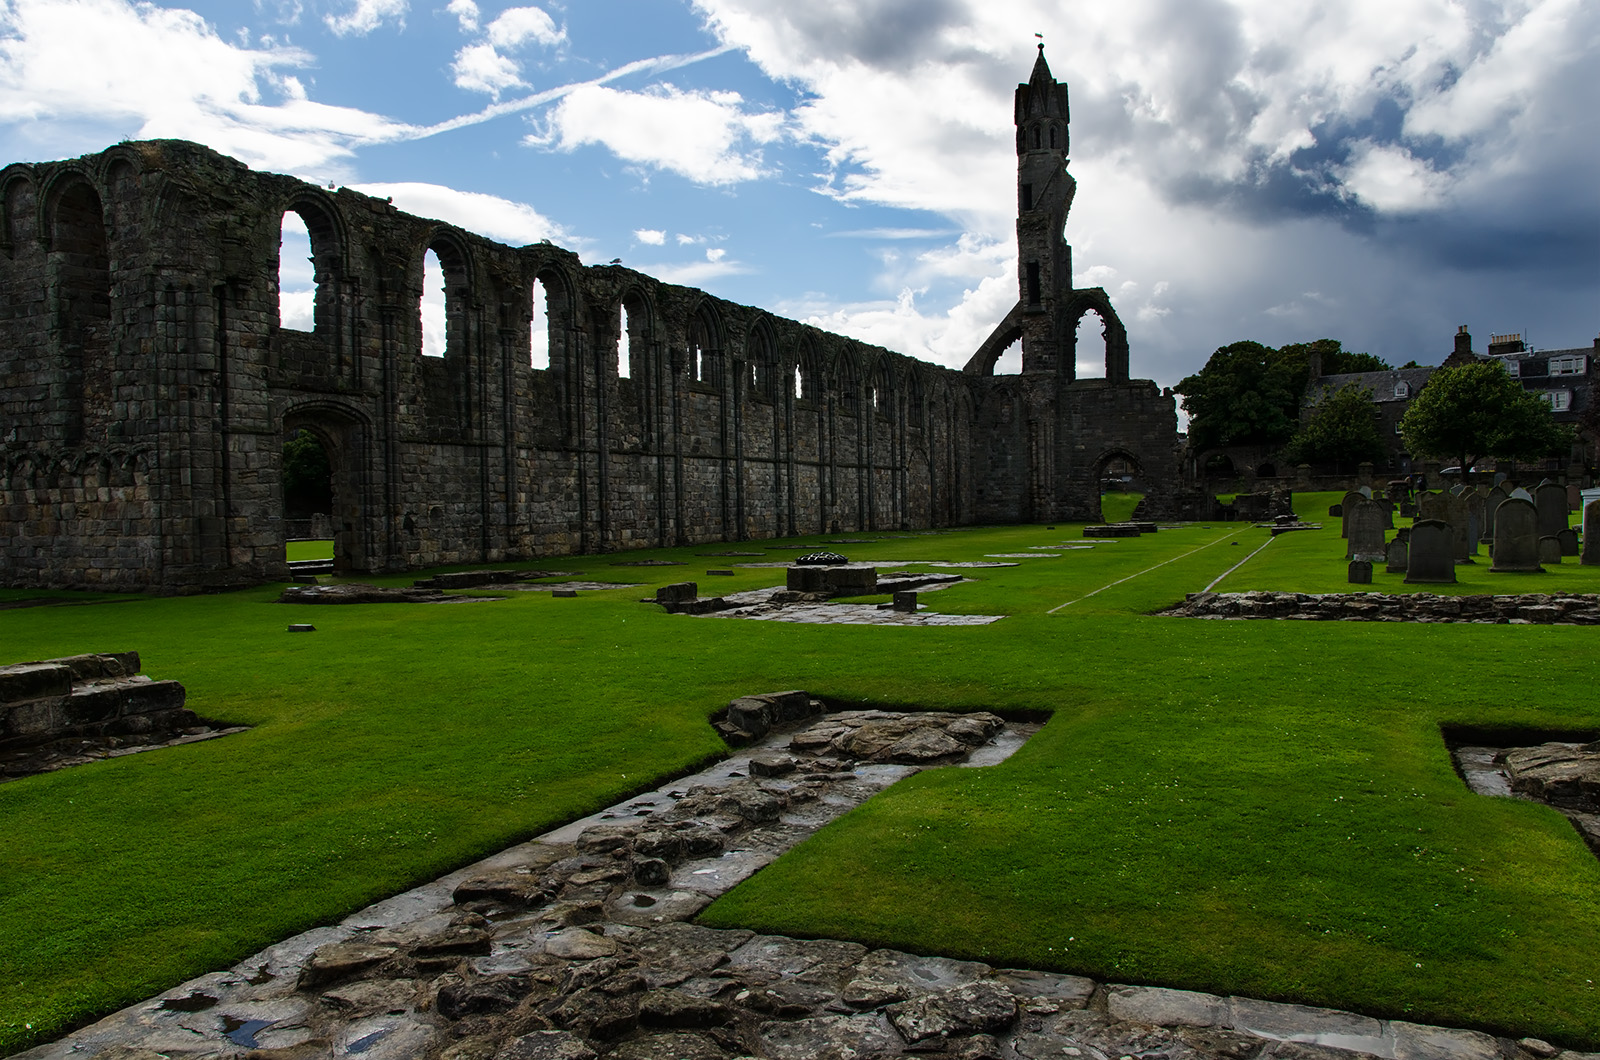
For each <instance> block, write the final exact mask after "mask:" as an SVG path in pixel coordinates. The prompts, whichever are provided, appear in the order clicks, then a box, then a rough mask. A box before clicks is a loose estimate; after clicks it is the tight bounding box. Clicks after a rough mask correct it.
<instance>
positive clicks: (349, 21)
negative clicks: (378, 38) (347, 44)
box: [323, 0, 411, 37]
mask: <svg viewBox="0 0 1600 1060" xmlns="http://www.w3.org/2000/svg"><path fill="white" fill-rule="evenodd" d="M410 7H411V2H410V0H355V4H354V6H352V7H351V9H350V10H349V12H347V13H346V14H343V15H328V16H326V17H324V18H323V21H324V22H326V23H327V24H328V28H329V29H331V30H332V31H333V32H334V33H335V34H336V35H338V36H340V37H343V36H346V35H348V34H351V33H354V34H357V35H358V36H364V35H366V34H368V33H371V32H372V31H373V30H375V29H377V28H378V27H379V26H381V25H383V24H384V22H386V21H388V20H389V19H394V20H395V21H396V22H399V23H400V26H401V28H402V29H403V28H405V24H406V23H405V19H406V11H407V10H409V9H410Z"/></svg>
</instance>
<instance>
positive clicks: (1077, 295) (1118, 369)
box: [1057, 287, 1129, 383]
mask: <svg viewBox="0 0 1600 1060" xmlns="http://www.w3.org/2000/svg"><path fill="white" fill-rule="evenodd" d="M1086 313H1094V314H1095V315H1096V316H1098V317H1099V318H1100V323H1101V326H1102V327H1103V329H1104V332H1105V337H1106V382H1108V383H1126V382H1127V381H1128V372H1129V365H1128V329H1127V328H1125V327H1124V326H1123V324H1122V318H1121V317H1119V316H1117V311H1116V310H1115V309H1114V308H1112V306H1111V299H1110V298H1109V297H1108V296H1107V295H1106V292H1105V289H1104V288H1102V287H1089V288H1085V289H1083V290H1076V291H1073V292H1072V297H1071V298H1070V299H1068V300H1067V303H1066V305H1065V306H1063V307H1062V308H1061V310H1060V315H1059V316H1058V317H1057V320H1058V321H1059V326H1060V328H1061V332H1060V337H1059V342H1060V349H1062V350H1064V351H1066V364H1067V365H1069V366H1071V372H1070V374H1076V372H1077V363H1078V362H1077V354H1078V322H1079V321H1081V320H1082V319H1083V317H1084V314H1086Z"/></svg>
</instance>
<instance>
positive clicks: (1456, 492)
mask: <svg viewBox="0 0 1600 1060" xmlns="http://www.w3.org/2000/svg"><path fill="white" fill-rule="evenodd" d="M1465 492H1467V487H1465V486H1463V485H1462V484H1461V483H1459V482H1457V483H1456V484H1455V485H1454V486H1451V487H1450V496H1452V497H1459V496H1461V495H1462V494H1463V493H1465Z"/></svg>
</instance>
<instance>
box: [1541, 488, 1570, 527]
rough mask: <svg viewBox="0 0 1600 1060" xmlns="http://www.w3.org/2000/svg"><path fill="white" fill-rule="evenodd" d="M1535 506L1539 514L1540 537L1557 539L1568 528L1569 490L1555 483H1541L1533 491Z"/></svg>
mask: <svg viewBox="0 0 1600 1060" xmlns="http://www.w3.org/2000/svg"><path fill="white" fill-rule="evenodd" d="M1533 504H1534V507H1535V508H1537V509H1538V512H1539V536H1540V537H1555V536H1556V535H1557V534H1559V533H1560V532H1561V531H1563V530H1565V529H1566V528H1567V488H1566V487H1565V486H1558V485H1556V484H1555V483H1554V482H1541V483H1539V486H1538V488H1537V489H1535V490H1534V491H1533Z"/></svg>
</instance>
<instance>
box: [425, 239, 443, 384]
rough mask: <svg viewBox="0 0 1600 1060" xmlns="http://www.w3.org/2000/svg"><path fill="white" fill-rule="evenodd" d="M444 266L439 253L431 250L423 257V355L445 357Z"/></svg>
mask: <svg viewBox="0 0 1600 1060" xmlns="http://www.w3.org/2000/svg"><path fill="white" fill-rule="evenodd" d="M445 301H446V292H445V286H444V266H443V265H442V264H440V262H439V253H438V251H436V250H434V249H433V248H431V247H430V248H429V249H428V251H427V252H426V253H424V254H423V255H422V310H421V312H422V355H423V356H424V357H443V356H444V347H445V335H446V330H447V327H446V324H445Z"/></svg>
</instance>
